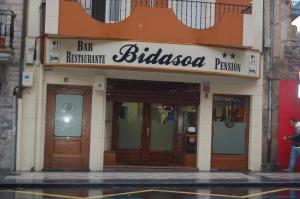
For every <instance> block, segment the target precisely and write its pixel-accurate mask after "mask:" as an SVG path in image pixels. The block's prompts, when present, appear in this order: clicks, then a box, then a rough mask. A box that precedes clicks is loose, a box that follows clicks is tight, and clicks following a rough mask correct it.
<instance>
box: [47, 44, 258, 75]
mask: <svg viewBox="0 0 300 199" xmlns="http://www.w3.org/2000/svg"><path fill="white" fill-rule="evenodd" d="M259 64H260V53H259V52H256V51H248V50H240V49H231V48H217V47H210V46H196V45H181V44H164V43H145V42H132V41H111V40H93V41H91V40H74V39H47V41H46V63H45V65H46V66H47V65H48V66H65V65H82V67H84V66H93V67H106V68H108V67H112V68H113V67H118V68H120V67H124V68H126V69H140V68H142V69H149V70H170V71H179V72H180V71H185V72H191V73H210V74H221V75H222V74H223V75H234V76H244V77H254V78H258V77H259Z"/></svg>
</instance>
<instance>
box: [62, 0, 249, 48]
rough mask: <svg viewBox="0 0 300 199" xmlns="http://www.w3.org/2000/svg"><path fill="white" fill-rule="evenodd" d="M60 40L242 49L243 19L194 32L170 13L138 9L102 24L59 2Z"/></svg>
mask: <svg viewBox="0 0 300 199" xmlns="http://www.w3.org/2000/svg"><path fill="white" fill-rule="evenodd" d="M234 1H235V0H234ZM240 1H242V0H240ZM244 1H246V0H244ZM59 36H61V37H72V38H87V39H120V40H137V41H146V42H162V43H188V44H204V45H218V46H231V47H243V46H242V41H243V16H242V15H240V14H225V15H224V17H223V18H222V20H221V21H220V22H219V23H218V24H217V25H215V26H214V27H212V28H210V29H205V30H196V29H192V28H189V27H187V26H185V25H184V24H182V23H181V21H180V20H178V19H177V18H176V16H175V15H174V13H173V11H172V10H170V9H166V8H146V7H137V8H135V10H134V11H133V13H132V14H131V15H130V16H129V17H128V18H127V19H125V20H124V21H122V22H119V23H116V24H105V23H102V22H100V21H97V20H95V19H93V18H92V17H90V16H88V14H87V13H86V11H85V10H84V8H83V7H82V6H81V4H80V3H77V2H73V1H65V0H60V11H59Z"/></svg>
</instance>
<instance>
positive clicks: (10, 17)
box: [0, 9, 16, 48]
mask: <svg viewBox="0 0 300 199" xmlns="http://www.w3.org/2000/svg"><path fill="white" fill-rule="evenodd" d="M15 17H16V15H15V13H14V12H13V11H11V10H1V9H0V48H3V47H10V48H13V39H14V20H15Z"/></svg>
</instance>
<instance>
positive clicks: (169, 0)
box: [79, 0, 252, 29]
mask: <svg viewBox="0 0 300 199" xmlns="http://www.w3.org/2000/svg"><path fill="white" fill-rule="evenodd" d="M79 1H80V2H81V3H82V5H83V7H85V8H86V10H87V12H88V13H89V14H90V15H91V10H92V0H79ZM106 2H107V3H106V9H105V10H106V13H105V22H106V23H117V22H120V21H122V20H124V19H125V18H127V17H128V16H129V15H130V14H131V12H132V11H133V10H134V8H136V7H147V8H169V9H172V10H173V11H174V13H175V15H176V16H177V18H178V19H179V20H180V21H181V22H182V23H183V24H185V25H186V26H188V27H191V28H195V29H207V28H210V27H212V26H214V25H215V24H216V23H218V22H219V21H220V20H221V19H222V18H223V16H224V15H225V14H227V13H230V14H238V15H239V14H251V12H252V7H251V6H247V5H236V4H224V3H213V2H204V1H196V0H194V1H192V0H109V1H106Z"/></svg>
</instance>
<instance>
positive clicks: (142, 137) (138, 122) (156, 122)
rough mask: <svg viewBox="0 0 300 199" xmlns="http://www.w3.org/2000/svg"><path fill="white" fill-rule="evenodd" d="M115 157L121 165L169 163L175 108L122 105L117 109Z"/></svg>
mask: <svg viewBox="0 0 300 199" xmlns="http://www.w3.org/2000/svg"><path fill="white" fill-rule="evenodd" d="M117 108H118V117H117V122H116V126H117V127H116V130H117V139H116V140H117V156H118V162H119V163H121V164H122V163H123V164H160V165H167V164H172V160H173V149H174V145H173V143H174V132H175V130H176V124H177V122H176V117H177V116H176V110H175V107H174V106H171V105H164V104H159V103H157V104H148V103H139V102H122V103H119V105H118V106H117Z"/></svg>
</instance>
